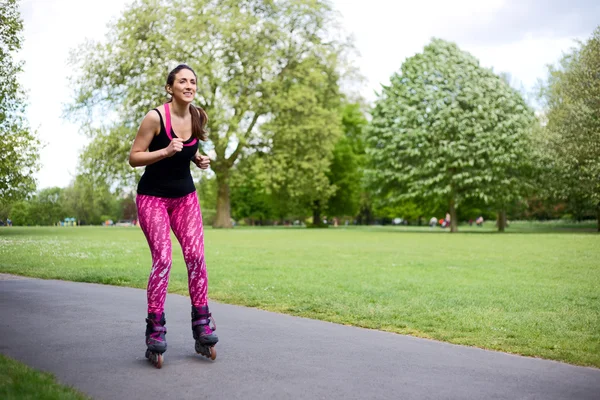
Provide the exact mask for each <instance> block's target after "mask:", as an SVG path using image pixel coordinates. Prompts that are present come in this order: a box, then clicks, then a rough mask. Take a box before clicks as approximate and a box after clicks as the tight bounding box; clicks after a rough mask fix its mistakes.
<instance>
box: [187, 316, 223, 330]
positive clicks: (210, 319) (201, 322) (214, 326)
mask: <svg viewBox="0 0 600 400" xmlns="http://www.w3.org/2000/svg"><path fill="white" fill-rule="evenodd" d="M211 322H212V327H211V328H210V329H212V330H213V331H216V330H217V324H215V319H214V318H213V317H212V316H211V315H210V314H208V318H201V319H197V320H195V321H192V328H193V327H195V326H198V325H209V324H210V323H211Z"/></svg>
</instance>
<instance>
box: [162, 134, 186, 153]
mask: <svg viewBox="0 0 600 400" xmlns="http://www.w3.org/2000/svg"><path fill="white" fill-rule="evenodd" d="M181 150H183V139H180V138H173V140H171V143H169V145H168V146H167V147H166V148H165V152H166V153H165V154H166V156H167V157H173V156H174V155H175V154H176V153H179V152H180V151H181Z"/></svg>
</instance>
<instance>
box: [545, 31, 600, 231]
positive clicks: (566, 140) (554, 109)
mask: <svg viewBox="0 0 600 400" xmlns="http://www.w3.org/2000/svg"><path fill="white" fill-rule="evenodd" d="M548 69H549V77H548V82H547V84H545V85H543V86H542V88H541V89H542V90H541V96H540V98H541V100H542V101H543V105H544V108H545V110H544V111H545V118H546V122H547V124H546V127H545V132H544V134H543V135H542V136H541V137H542V140H541V141H540V143H541V144H542V153H543V154H545V155H546V157H545V160H544V161H545V162H546V163H545V165H546V168H545V172H546V175H545V176H546V180H545V183H546V185H547V187H548V188H550V190H551V192H552V194H553V195H554V196H556V197H557V198H559V199H563V200H565V201H567V203H568V204H569V206H570V209H571V210H572V211H573V212H574V214H575V215H576V217H577V216H579V217H581V216H583V215H584V214H586V211H587V210H590V209H593V208H596V215H597V219H598V231H599V232H600V162H599V161H598V160H600V27H598V28H596V30H595V31H594V32H593V34H592V36H591V38H590V39H589V40H588V41H587V42H585V43H580V44H579V47H577V48H574V49H572V51H571V52H570V53H568V54H566V55H564V56H563V58H562V59H561V60H560V63H559V65H558V66H557V67H555V66H549V67H548Z"/></svg>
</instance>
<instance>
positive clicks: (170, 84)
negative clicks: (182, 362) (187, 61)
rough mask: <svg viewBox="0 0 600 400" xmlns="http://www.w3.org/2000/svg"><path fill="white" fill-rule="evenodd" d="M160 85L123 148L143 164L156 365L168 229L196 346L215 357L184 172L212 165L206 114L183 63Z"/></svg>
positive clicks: (141, 204)
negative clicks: (159, 99)
mask: <svg viewBox="0 0 600 400" xmlns="http://www.w3.org/2000/svg"><path fill="white" fill-rule="evenodd" d="M165 89H166V91H167V93H168V96H169V98H170V99H169V101H168V102H167V103H165V104H163V105H161V106H159V107H157V108H155V109H153V110H151V111H149V112H148V113H147V114H146V116H145V117H144V119H143V120H142V123H141V125H140V127H139V130H138V132H137V135H136V137H135V140H134V142H133V145H132V147H131V152H130V154H129V164H130V165H131V166H132V167H142V166H145V167H146V170H145V172H144V174H143V175H142V177H141V178H140V181H139V183H138V187H137V197H136V205H137V209H138V222H139V225H140V227H141V228H142V231H143V232H144V235H145V236H146V239H147V241H148V245H149V246H150V251H151V254H152V270H151V272H150V277H149V279H148V289H147V294H148V318H147V319H146V323H147V326H146V345H147V346H148V350H147V351H146V357H148V358H150V360H151V361H152V362H153V364H155V366H157V367H158V368H160V366H161V365H162V354H163V353H164V352H165V351H166V350H167V342H166V340H165V334H166V333H167V329H166V327H165V323H166V320H165V313H164V304H165V299H166V295H167V285H168V283H169V272H170V270H171V263H172V259H171V236H170V229H173V233H174V234H175V236H176V237H177V240H178V241H179V243H180V244H181V248H182V250H183V256H184V260H185V263H186V266H187V270H188V286H189V291H190V297H191V303H192V332H193V336H194V339H195V340H196V351H197V352H199V353H202V354H203V355H205V356H207V357H210V358H212V359H214V358H215V357H216V353H214V345H215V344H216V343H217V341H218V338H217V336H216V335H215V334H214V333H213V330H214V322H213V327H212V328H211V327H210V325H209V324H210V322H211V320H212V316H211V313H210V312H209V309H208V295H207V292H208V279H207V272H206V262H205V259H204V232H203V226H202V214H201V211H200V205H199V202H198V197H197V194H196V188H195V186H194V181H193V180H192V175H191V172H190V162H193V163H194V164H195V165H196V166H197V167H198V168H200V169H207V168H208V167H209V165H210V159H209V157H207V156H204V155H201V154H200V152H199V141H201V140H202V141H206V140H207V133H206V130H205V127H206V124H207V122H208V116H207V115H206V113H205V111H204V110H203V109H201V108H199V107H196V106H194V105H193V104H192V101H193V100H194V97H195V96H196V89H197V76H196V73H195V72H194V71H193V70H192V68H190V67H189V66H187V65H184V64H182V65H179V66H177V67H176V68H175V69H173V70H172V71H171V72H170V73H169V75H168V77H167V84H166V86H165ZM200 350H202V351H200ZM206 352H209V354H207V353H206Z"/></svg>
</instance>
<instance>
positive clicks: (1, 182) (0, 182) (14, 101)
mask: <svg viewBox="0 0 600 400" xmlns="http://www.w3.org/2000/svg"><path fill="white" fill-rule="evenodd" d="M22 30H23V21H22V20H21V16H20V14H19V7H18V4H17V2H16V0H6V1H4V2H3V3H2V7H0V137H1V138H2V140H0V203H2V202H4V203H8V202H13V201H16V200H19V199H22V198H25V197H26V196H27V195H28V194H30V193H31V192H33V191H34V190H35V179H34V178H33V174H34V173H35V172H36V171H37V170H38V169H39V166H38V159H39V146H40V142H39V140H38V139H37V138H36V137H35V135H34V132H32V131H31V130H30V129H29V128H28V126H27V124H26V122H25V119H24V116H23V115H24V111H25V95H24V93H23V90H22V88H21V85H20V84H19V80H18V78H17V77H18V74H19V73H21V71H22V68H23V65H22V63H20V62H15V61H14V60H13V54H14V53H15V52H17V51H18V50H19V49H21V45H22V37H21V31H22Z"/></svg>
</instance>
